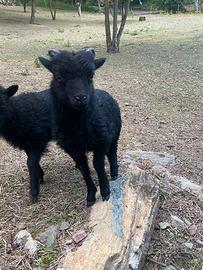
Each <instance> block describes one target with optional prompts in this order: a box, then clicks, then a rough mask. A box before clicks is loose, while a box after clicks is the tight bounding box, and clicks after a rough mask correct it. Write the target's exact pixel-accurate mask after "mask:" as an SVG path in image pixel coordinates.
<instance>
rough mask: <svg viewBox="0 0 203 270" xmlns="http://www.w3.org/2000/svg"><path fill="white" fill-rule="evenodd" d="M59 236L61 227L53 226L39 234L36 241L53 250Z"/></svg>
mask: <svg viewBox="0 0 203 270" xmlns="http://www.w3.org/2000/svg"><path fill="white" fill-rule="evenodd" d="M58 234H59V226H58V225H52V226H50V227H48V228H47V229H46V230H45V231H44V232H42V233H40V234H38V235H37V237H36V240H38V241H39V242H40V243H42V244H43V245H45V246H46V247H47V248H49V249H52V248H53V246H54V243H55V241H56V238H57V236H58Z"/></svg>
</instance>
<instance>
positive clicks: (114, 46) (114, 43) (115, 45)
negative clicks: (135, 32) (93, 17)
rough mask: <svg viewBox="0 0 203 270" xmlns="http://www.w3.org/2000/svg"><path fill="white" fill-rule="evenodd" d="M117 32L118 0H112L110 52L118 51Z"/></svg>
mask: <svg viewBox="0 0 203 270" xmlns="http://www.w3.org/2000/svg"><path fill="white" fill-rule="evenodd" d="M117 32H118V0H114V2H113V35H112V41H111V52H112V53H117V52H119V44H118V39H117Z"/></svg>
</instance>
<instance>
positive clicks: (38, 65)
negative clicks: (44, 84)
mask: <svg viewBox="0 0 203 270" xmlns="http://www.w3.org/2000/svg"><path fill="white" fill-rule="evenodd" d="M34 65H35V67H36V68H40V67H41V63H40V61H39V59H38V57H37V58H35V60H34Z"/></svg>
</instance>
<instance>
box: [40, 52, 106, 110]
mask: <svg viewBox="0 0 203 270" xmlns="http://www.w3.org/2000/svg"><path fill="white" fill-rule="evenodd" d="M48 55H49V56H50V59H49V60H48V59H45V58H42V57H39V60H40V62H41V63H42V64H43V65H44V66H45V67H46V68H47V69H48V70H49V71H51V73H52V74H53V80H52V83H51V89H52V92H53V94H54V96H56V97H57V98H58V99H60V101H61V102H62V103H63V104H64V105H65V106H68V107H70V108H72V109H75V110H78V111H83V110H86V109H87V108H88V104H89V101H90V98H91V96H92V94H93V91H94V87H93V76H94V73H95V70H96V69H97V68H99V67H101V66H102V65H103V64H104V62H105V59H104V58H101V59H95V53H94V50H93V49H87V50H82V51H77V52H69V51H57V50H51V51H49V52H48Z"/></svg>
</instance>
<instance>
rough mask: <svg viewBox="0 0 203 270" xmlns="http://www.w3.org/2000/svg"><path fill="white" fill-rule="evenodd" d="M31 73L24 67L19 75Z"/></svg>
mask: <svg viewBox="0 0 203 270" xmlns="http://www.w3.org/2000/svg"><path fill="white" fill-rule="evenodd" d="M30 74H31V73H30V71H29V69H27V68H25V69H23V70H22V71H21V75H23V76H29V75H30Z"/></svg>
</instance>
